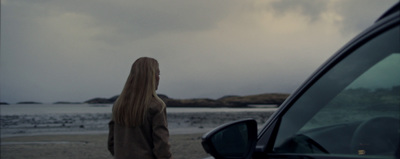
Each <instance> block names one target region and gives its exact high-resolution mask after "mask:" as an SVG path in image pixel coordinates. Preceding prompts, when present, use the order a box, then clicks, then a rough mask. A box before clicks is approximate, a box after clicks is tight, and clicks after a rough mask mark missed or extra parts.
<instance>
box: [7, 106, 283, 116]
mask: <svg viewBox="0 0 400 159" xmlns="http://www.w3.org/2000/svg"><path fill="white" fill-rule="evenodd" d="M111 109H112V105H111V104H98V105H93V104H11V105H0V114H1V115H42V114H79V113H111ZM271 110H276V108H190V107H188V108H167V112H168V113H185V112H254V111H256V112H263V111H271Z"/></svg>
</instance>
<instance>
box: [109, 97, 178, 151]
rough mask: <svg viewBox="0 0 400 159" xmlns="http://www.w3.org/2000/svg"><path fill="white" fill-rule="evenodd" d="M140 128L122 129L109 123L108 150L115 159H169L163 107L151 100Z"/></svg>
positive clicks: (167, 134)
mask: <svg viewBox="0 0 400 159" xmlns="http://www.w3.org/2000/svg"><path fill="white" fill-rule="evenodd" d="M146 118H147V120H145V122H144V124H143V125H142V126H138V127H124V126H122V125H118V124H116V123H114V121H110V123H109V135H108V150H109V151H110V152H111V154H113V155H114V158H115V159H134V158H137V159H170V158H172V155H171V152H170V144H169V141H168V140H169V131H168V123H167V115H166V110H165V107H164V108H163V107H162V105H161V103H159V102H158V101H157V100H155V99H154V98H153V101H152V102H151V104H150V106H149V110H148V111H147V117H146Z"/></svg>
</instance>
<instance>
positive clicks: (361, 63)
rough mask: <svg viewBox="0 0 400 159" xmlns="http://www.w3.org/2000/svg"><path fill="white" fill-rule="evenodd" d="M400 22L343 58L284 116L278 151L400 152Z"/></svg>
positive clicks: (277, 139) (309, 152) (383, 154)
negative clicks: (398, 25)
mask: <svg viewBox="0 0 400 159" xmlns="http://www.w3.org/2000/svg"><path fill="white" fill-rule="evenodd" d="M399 30H400V28H399V27H395V28H393V29H391V30H389V31H387V32H385V33H382V34H381V35H379V36H377V37H375V38H373V39H372V40H370V41H369V42H367V43H365V44H364V45H363V46H361V47H359V48H358V49H356V50H354V52H352V53H351V54H350V55H348V56H347V57H345V58H344V59H343V60H341V61H340V62H339V63H338V64H336V65H335V66H334V67H333V68H332V69H330V70H329V71H328V72H327V73H326V74H324V75H323V76H322V77H321V78H320V79H319V80H318V81H317V82H316V83H315V84H313V86H311V87H310V88H309V89H308V90H307V91H306V92H305V93H304V94H303V95H302V96H301V97H300V98H299V99H298V100H297V101H296V102H295V103H294V104H293V105H292V107H291V108H290V109H289V110H288V111H287V112H286V113H285V114H284V115H283V116H282V118H281V123H280V126H279V130H278V135H277V137H276V140H275V144H274V148H273V150H272V151H273V152H274V153H307V154H313V153H318V154H330V155H335V154H348V155H378V156H394V155H395V153H399V152H397V151H399V136H400V134H399V133H400V131H399V125H400V122H399V118H400V110H399V107H400V71H399V70H400V45H399V43H400V40H399V36H398V35H400V33H399Z"/></svg>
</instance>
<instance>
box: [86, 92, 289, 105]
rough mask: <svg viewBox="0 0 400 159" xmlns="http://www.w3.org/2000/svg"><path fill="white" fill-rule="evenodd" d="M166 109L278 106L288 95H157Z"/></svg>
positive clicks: (102, 101)
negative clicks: (186, 96)
mask: <svg viewBox="0 0 400 159" xmlns="http://www.w3.org/2000/svg"><path fill="white" fill-rule="evenodd" d="M158 96H159V97H160V98H161V99H162V100H163V101H164V102H165V104H166V105H167V106H168V107H248V106H249V105H277V106H278V105H280V104H282V102H283V101H285V99H286V98H287V97H288V96H289V94H279V93H267V94H259V95H250V96H224V97H222V98H219V99H216V100H214V99H209V98H194V99H173V98H169V97H168V96H166V95H163V94H159V95H158ZM117 98H118V95H116V96H114V97H111V98H93V99H90V100H88V101H85V102H84V103H87V104H112V103H114V102H115V100H116V99H117Z"/></svg>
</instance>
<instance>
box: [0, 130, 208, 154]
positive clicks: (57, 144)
mask: <svg viewBox="0 0 400 159" xmlns="http://www.w3.org/2000/svg"><path fill="white" fill-rule="evenodd" d="M202 135H203V133H200V134H199V133H197V134H175V135H171V137H170V143H171V151H172V153H173V156H174V158H175V159H201V158H204V157H207V156H208V155H207V153H206V152H205V151H204V150H203V148H202V146H201V136H202ZM0 154H1V155H0V158H2V159H26V158H29V159H111V158H113V157H112V156H111V154H110V153H109V152H108V150H107V134H104V133H103V134H75V135H37V136H36V135H35V136H15V137H6V138H2V139H1V152H0Z"/></svg>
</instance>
